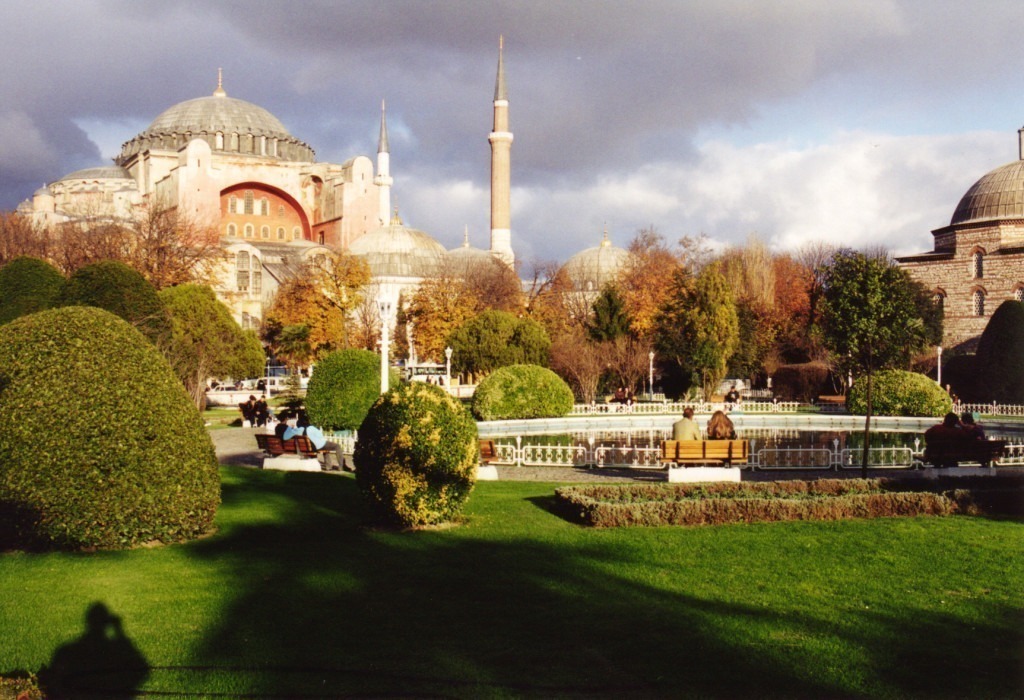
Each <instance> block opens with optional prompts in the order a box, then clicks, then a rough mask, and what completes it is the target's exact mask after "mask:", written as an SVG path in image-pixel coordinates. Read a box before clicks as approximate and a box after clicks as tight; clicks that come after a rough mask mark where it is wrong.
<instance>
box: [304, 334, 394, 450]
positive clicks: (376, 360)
mask: <svg viewBox="0 0 1024 700" xmlns="http://www.w3.org/2000/svg"><path fill="white" fill-rule="evenodd" d="M388 384H389V386H392V387H393V386H395V385H397V384H398V379H397V377H395V376H394V374H393V373H389V376H388ZM379 396H380V355H378V354H376V353H372V352H370V351H369V350H354V349H347V350H340V351H338V352H332V353H331V354H330V355H328V356H327V357H325V358H324V359H323V360H321V361H320V362H318V363H317V365H316V367H314V368H313V376H311V377H310V378H309V387H308V389H307V391H306V408H307V409H308V411H309V419H310V420H311V421H312V422H313V423H314V424H315V425H318V426H320V427H321V428H323V429H325V430H356V429H358V428H359V425H360V424H361V423H362V422H363V419H365V418H366V414H367V412H368V411H369V410H370V406H372V405H373V403H374V402H375V401H376V400H377V398H378V397H379Z"/></svg>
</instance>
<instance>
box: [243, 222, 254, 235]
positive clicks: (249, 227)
mask: <svg viewBox="0 0 1024 700" xmlns="http://www.w3.org/2000/svg"><path fill="white" fill-rule="evenodd" d="M254 235H256V228H255V227H254V226H253V225H252V224H246V225H245V237H246V238H252V237H253V236H254Z"/></svg>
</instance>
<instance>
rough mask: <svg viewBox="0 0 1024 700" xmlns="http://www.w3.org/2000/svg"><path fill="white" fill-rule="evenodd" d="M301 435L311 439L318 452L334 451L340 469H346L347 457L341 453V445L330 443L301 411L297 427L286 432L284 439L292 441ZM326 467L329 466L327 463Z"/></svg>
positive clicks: (296, 423)
mask: <svg viewBox="0 0 1024 700" xmlns="http://www.w3.org/2000/svg"><path fill="white" fill-rule="evenodd" d="M300 435H301V436H303V437H306V438H309V441H310V442H311V443H313V447H315V448H316V450H317V452H326V451H328V450H333V452H334V457H335V459H336V460H337V461H338V469H343V468H344V467H345V456H344V454H343V453H342V451H341V445H339V444H338V443H336V442H331V441H329V440H328V439H327V438H326V437H324V434H323V433H322V432H320V429H319V428H317V427H316V426H313V425H310V424H309V418H308V417H307V416H306V412H305V411H299V416H298V418H296V420H295V427H294V428H288V429H287V430H285V431H284V435H283V436H282V437H283V439H285V440H291V439H292V438H293V437H297V436H300ZM324 466H325V467H326V466H327V465H326V462H325V464H324Z"/></svg>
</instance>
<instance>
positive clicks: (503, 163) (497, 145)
mask: <svg viewBox="0 0 1024 700" xmlns="http://www.w3.org/2000/svg"><path fill="white" fill-rule="evenodd" d="M504 48H505V39H504V37H501V38H500V39H499V40H498V78H497V80H496V82H495V85H494V130H493V131H491V135H490V136H489V137H488V138H487V140H488V141H490V143H491V252H492V253H493V254H494V255H496V256H498V257H499V258H501V259H502V260H503V261H505V262H506V263H507V264H508V265H509V266H511V265H512V264H513V263H514V262H515V253H513V252H512V205H511V199H512V197H511V192H512V160H511V153H512V132H511V131H509V130H508V90H507V89H506V88H505V63H504V59H503V56H502V54H503V52H504Z"/></svg>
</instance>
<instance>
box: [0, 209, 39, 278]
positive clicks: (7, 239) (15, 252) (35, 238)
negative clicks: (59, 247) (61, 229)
mask: <svg viewBox="0 0 1024 700" xmlns="http://www.w3.org/2000/svg"><path fill="white" fill-rule="evenodd" d="M50 238H51V233H50V231H49V230H48V229H47V228H45V227H42V226H37V225H35V224H34V223H32V220H31V219H30V218H29V217H27V216H22V215H21V214H18V213H16V212H13V211H5V212H0V267H2V266H4V265H7V264H8V263H9V262H11V261H12V260H14V259H15V258H18V257H22V256H28V257H33V258H39V259H40V260H49V257H50V247H51V240H50Z"/></svg>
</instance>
